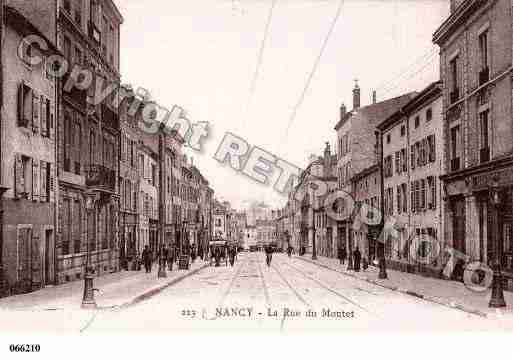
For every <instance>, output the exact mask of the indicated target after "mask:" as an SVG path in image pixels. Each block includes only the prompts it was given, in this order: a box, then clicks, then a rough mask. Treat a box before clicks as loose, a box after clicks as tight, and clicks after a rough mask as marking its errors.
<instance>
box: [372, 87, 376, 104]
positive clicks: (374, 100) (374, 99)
mask: <svg viewBox="0 0 513 359" xmlns="http://www.w3.org/2000/svg"><path fill="white" fill-rule="evenodd" d="M372 103H373V104H375V103H376V90H374V91H372Z"/></svg>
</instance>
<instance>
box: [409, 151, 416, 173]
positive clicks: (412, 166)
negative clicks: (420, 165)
mask: <svg viewBox="0 0 513 359" xmlns="http://www.w3.org/2000/svg"><path fill="white" fill-rule="evenodd" d="M416 153H417V152H416V150H415V145H411V146H410V164H411V169H412V170H414V169H415V161H416V157H415V156H416Z"/></svg>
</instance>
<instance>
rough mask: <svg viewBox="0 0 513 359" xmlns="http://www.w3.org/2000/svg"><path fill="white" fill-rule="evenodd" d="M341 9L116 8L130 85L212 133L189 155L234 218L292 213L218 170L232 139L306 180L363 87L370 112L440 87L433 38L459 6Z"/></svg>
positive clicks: (350, 2) (198, 2)
mask: <svg viewBox="0 0 513 359" xmlns="http://www.w3.org/2000/svg"><path fill="white" fill-rule="evenodd" d="M340 2H341V0H173V1H169V0H146V1H141V0H115V3H116V4H117V5H118V7H119V9H120V11H121V13H122V14H123V16H124V19H125V21H124V24H123V25H122V27H121V75H122V82H123V83H125V84H131V85H132V86H133V87H134V88H137V87H143V88H145V89H147V90H149V91H150V92H151V94H152V97H153V99H155V100H156V101H157V102H158V103H159V104H160V105H162V106H165V107H167V108H169V109H171V108H172V106H173V105H178V106H181V107H183V108H184V109H185V110H186V112H187V114H188V117H189V119H190V121H191V122H201V121H207V122H209V124H210V131H209V136H208V138H206V139H205V140H204V142H203V151H201V152H195V151H193V150H191V149H187V150H186V151H185V152H186V153H187V154H188V156H189V157H192V158H193V161H194V164H195V165H196V166H198V167H199V168H200V170H201V171H202V173H203V174H204V175H205V177H206V178H207V179H208V180H209V182H210V185H211V187H212V188H213V189H214V190H215V193H216V197H218V198H220V199H222V200H228V201H230V202H231V203H232V206H233V207H235V208H241V207H245V206H247V204H248V203H249V202H250V201H265V202H267V203H269V204H270V205H271V206H273V207H277V208H278V207H281V206H283V205H284V204H285V202H286V198H285V197H283V196H282V195H280V194H279V193H277V192H276V191H274V190H273V188H272V183H270V184H267V185H262V184H259V183H256V182H255V181H253V180H251V179H250V178H248V177H247V176H243V175H241V174H239V173H237V172H235V171H234V170H233V169H231V168H230V167H227V166H223V165H221V164H219V163H218V162H217V161H216V160H215V159H214V158H213V157H214V154H215V152H216V150H217V148H218V146H219V145H220V144H221V141H222V139H223V138H224V135H225V133H226V132H231V133H234V134H236V135H238V136H240V137H242V138H244V139H245V140H246V141H247V142H248V143H249V144H250V145H251V146H258V147H260V148H262V149H265V150H266V151H268V152H270V153H272V154H274V155H275V156H277V157H279V158H282V159H284V160H287V161H288V162H290V163H293V164H295V165H297V166H299V167H301V168H304V167H306V164H307V160H308V157H309V156H310V155H311V154H317V155H321V154H322V152H323V149H324V146H325V142H327V141H328V142H330V144H331V148H332V150H333V151H334V150H335V149H336V147H335V144H336V132H335V130H334V126H335V125H336V123H337V121H338V119H339V108H340V105H341V104H342V103H345V104H346V106H347V107H348V109H351V108H352V89H353V87H354V84H355V82H354V80H355V79H358V84H359V86H360V88H361V92H362V105H366V104H369V103H370V102H371V99H372V91H373V90H376V92H377V100H378V101H381V100H385V99H387V98H391V97H395V96H398V95H401V94H403V93H406V92H409V91H414V90H416V91H419V90H421V89H423V88H424V87H426V86H427V85H428V84H429V83H431V82H433V81H436V80H438V78H439V69H438V68H439V57H438V48H437V47H436V46H434V45H433V44H432V42H431V37H432V34H433V32H434V31H435V30H436V28H437V27H438V26H439V25H440V24H441V23H442V21H443V20H445V19H446V18H447V17H448V15H449V1H448V0H373V1H366V0H346V1H344V2H343V3H342V6H341V8H340V9H341V10H340V12H339V16H338V17H336V15H337V11H338V9H339V6H340ZM335 18H336V21H335ZM331 28H332V31H330V29H331ZM266 29H267V31H266ZM264 38H265V39H266V40H265V42H264V41H263V39H264ZM263 43H264V46H262V44H263ZM323 44H325V46H323ZM322 48H324V50H323V51H322V56H321V57H319V56H320V54H321V49H322ZM317 59H318V61H317ZM316 63H317V66H315V64H316ZM314 70H315V71H314ZM309 78H310V81H309V82H308V79H309ZM307 84H308V85H307ZM303 93H304V96H302V94H303ZM287 129H288V131H287Z"/></svg>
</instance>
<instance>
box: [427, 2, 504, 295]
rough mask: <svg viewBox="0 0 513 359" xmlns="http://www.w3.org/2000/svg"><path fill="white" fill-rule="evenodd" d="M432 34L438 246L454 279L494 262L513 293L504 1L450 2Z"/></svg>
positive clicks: (493, 265)
mask: <svg viewBox="0 0 513 359" xmlns="http://www.w3.org/2000/svg"><path fill="white" fill-rule="evenodd" d="M450 4H451V12H450V15H449V17H448V18H447V19H446V20H445V21H444V22H443V23H442V24H441V25H440V27H439V28H438V29H437V30H436V31H435V33H434V35H433V42H434V43H435V44H436V45H438V46H439V47H440V75H441V78H442V81H443V84H444V86H443V116H444V128H443V136H444V139H445V143H446V146H445V147H444V156H445V158H444V159H445V161H444V170H445V175H444V176H443V177H442V180H443V196H444V202H443V206H444V209H445V213H446V216H445V242H446V244H447V245H448V246H450V247H452V248H454V249H455V250H456V251H457V252H458V253H460V255H459V260H458V266H457V268H456V270H455V272H454V273H453V276H454V277H456V278H461V277H462V274H463V268H464V265H465V264H468V263H470V262H473V261H479V262H481V263H485V264H487V265H488V266H490V267H491V268H494V267H495V264H500V267H501V272H502V275H503V280H504V284H505V285H506V286H507V287H508V288H509V289H512V288H513V176H512V174H513V131H512V127H513V120H512V119H513V113H512V112H513V110H512V109H513V102H512V85H511V83H512V71H513V56H512V54H513V51H512V42H511V40H510V39H511V37H512V23H513V18H512V13H511V1H508V0H497V1H491V0H488V1H484V0H451V2H450Z"/></svg>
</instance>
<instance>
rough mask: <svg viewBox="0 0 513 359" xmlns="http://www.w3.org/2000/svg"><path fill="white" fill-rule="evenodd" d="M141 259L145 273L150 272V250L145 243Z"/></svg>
mask: <svg viewBox="0 0 513 359" xmlns="http://www.w3.org/2000/svg"><path fill="white" fill-rule="evenodd" d="M142 260H143V262H144V268H145V269H146V273H150V272H151V251H150V249H149V248H148V246H147V245H146V246H145V247H144V250H143V252H142Z"/></svg>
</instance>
